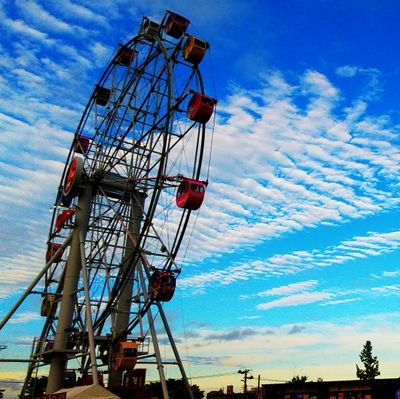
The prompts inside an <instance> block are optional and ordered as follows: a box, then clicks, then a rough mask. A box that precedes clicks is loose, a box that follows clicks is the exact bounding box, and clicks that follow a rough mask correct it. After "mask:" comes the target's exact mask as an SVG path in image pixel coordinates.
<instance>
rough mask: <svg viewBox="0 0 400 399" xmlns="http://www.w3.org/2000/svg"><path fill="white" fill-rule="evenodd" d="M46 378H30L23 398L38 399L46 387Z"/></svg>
mask: <svg viewBox="0 0 400 399" xmlns="http://www.w3.org/2000/svg"><path fill="white" fill-rule="evenodd" d="M47 380H48V379H47V377H45V376H42V377H31V379H30V380H29V383H28V386H27V387H26V390H25V396H24V397H23V398H27V399H28V398H29V399H30V398H38V397H41V396H42V395H43V394H44V391H45V390H46V386H47Z"/></svg>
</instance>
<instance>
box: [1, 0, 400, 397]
mask: <svg viewBox="0 0 400 399" xmlns="http://www.w3.org/2000/svg"><path fill="white" fill-rule="evenodd" d="M145 3H150V4H145ZM165 9H170V10H174V11H176V12H178V13H180V14H182V15H184V16H186V17H187V18H188V19H190V20H191V25H190V32H191V33H192V34H194V35H198V36H199V37H201V38H204V39H205V40H207V41H209V42H210V44H211V48H210V51H209V54H208V55H207V57H206V58H205V60H204V62H203V63H202V65H201V67H202V73H203V76H204V78H205V83H206V91H207V93H210V95H211V96H216V97H217V98H218V112H217V116H216V120H215V128H214V145H213V153H212V162H211V169H210V185H209V187H208V190H207V197H206V201H205V204H204V205H203V206H202V208H201V210H200V212H199V215H198V217H197V222H196V228H195V230H194V232H193V235H192V238H191V241H190V246H189V248H188V249H187V250H186V249H185V253H186V256H185V257H184V259H182V264H183V265H184V267H183V272H182V274H181V276H180V279H179V284H178V290H177V293H176V295H175V297H174V299H173V300H172V301H171V302H170V303H169V304H168V305H166V310H167V312H168V314H169V317H170V323H171V327H172V329H173V331H174V332H175V335H176V338H177V341H178V342H179V345H180V350H181V352H182V355H183V357H184V358H185V359H186V358H188V359H190V364H188V370H189V375H190V376H192V377H194V379H193V383H196V384H198V385H200V387H202V388H203V389H206V390H209V389H215V388H219V387H223V386H225V385H227V384H233V385H234V386H235V390H237V391H238V390H239V389H240V388H241V382H240V375H238V374H237V373H236V371H237V370H238V369H239V368H243V367H248V368H251V369H253V372H254V375H258V374H260V375H261V379H262V380H263V382H267V379H276V380H289V379H291V378H292V377H293V375H297V374H303V375H307V376H308V377H309V379H311V380H316V379H317V378H319V377H321V378H323V379H325V380H330V379H353V378H355V377H356V375H355V363H357V362H358V363H359V358H358V355H359V353H360V350H361V348H362V346H363V344H364V343H365V341H366V340H367V339H369V340H371V341H372V344H373V347H374V352H375V354H376V355H377V356H378V359H379V360H380V369H381V377H398V371H397V370H398V369H399V366H400V361H399V360H398V359H399V356H398V353H397V352H396V348H397V347H399V343H400V334H399V328H400V325H399V322H398V320H399V316H400V312H399V294H400V285H399V284H398V278H399V276H400V218H399V210H400V209H399V208H400V199H399V193H400V180H399V176H400V174H399V169H400V152H399V145H400V140H399V135H400V124H399V122H400V113H399V107H398V101H397V100H398V87H399V83H400V68H399V64H400V63H399V61H400V59H399V55H398V43H399V41H400V32H399V30H398V21H397V16H398V15H399V11H400V5H399V4H398V2H396V1H390V0H387V1H384V0H380V1H375V0H370V1H361V0H360V1H357V0H347V1H331V0H325V1H324V0H321V1H311V0H309V1H300V0H298V1H294V0H288V1H281V2H275V1H266V2H264V1H261V0H260V1H232V0H230V1H227V0H226V1H199V2H197V3H196V7H193V6H192V5H189V4H186V2H184V1H152V2H138V1H131V0H130V1H128V0H114V1H104V2H101V3H100V4H95V3H93V2H91V1H89V0H79V1H78V0H76V1H69V0H65V1H63V2H59V1H56V0H47V1H39V0H34V1H33V0H32V1H27V0H13V1H5V0H0V16H1V18H0V37H1V39H0V51H1V59H2V61H1V63H0V88H1V93H2V96H1V98H0V130H1V134H0V186H1V190H0V226H1V228H0V242H1V243H2V244H1V246H0V268H1V274H0V300H1V306H0V309H1V311H0V315H1V316H3V315H4V314H5V312H6V310H7V309H8V308H9V307H10V306H11V304H12V303H13V302H14V301H15V300H16V298H18V296H19V294H20V293H21V291H22V290H23V288H24V287H26V286H27V285H28V284H29V282H30V281H31V280H32V279H33V277H34V276H35V275H36V274H37V272H38V271H39V270H40V269H41V267H42V266H43V258H44V253H45V243H46V240H47V234H48V229H49V225H50V220H51V213H50V212H49V208H50V207H51V205H52V204H53V202H54V199H55V195H56V189H57V186H58V183H59V179H60V175H61V173H62V169H63V165H64V162H65V159H66V156H67V154H68V149H69V147H70V144H71V141H72V137H73V133H74V130H75V128H76V126H77V123H78V121H79V119H80V116H81V114H82V112H83V110H84V107H85V104H86V101H87V100H88V98H89V97H90V95H91V92H92V90H93V87H94V85H95V83H96V81H97V80H98V78H99V77H100V76H101V73H102V70H103V69H104V67H105V66H106V65H107V62H108V61H109V59H110V58H111V56H112V55H113V52H114V50H115V48H116V46H117V45H118V43H123V42H125V41H127V40H128V39H130V38H131V37H133V36H135V35H136V33H137V30H138V27H139V24H140V21H141V17H142V16H143V15H146V16H149V17H151V18H154V19H155V20H160V19H161V18H162V16H163V14H164V10H165ZM209 125H210V126H209V128H210V130H211V128H212V125H213V123H212V122H211V123H210V124H209ZM42 322H43V321H42V320H40V317H39V298H34V297H31V298H30V299H29V300H28V301H27V302H26V303H25V304H24V306H23V307H22V308H21V309H20V311H19V313H18V314H17V315H16V316H15V317H14V319H13V320H12V322H11V323H10V324H9V325H7V327H6V328H5V329H4V330H3V331H2V332H1V335H0V343H1V344H7V345H8V346H9V349H8V350H7V351H3V352H2V353H1V355H2V356H3V355H4V357H12V356H14V355H15V354H18V355H21V354H22V353H29V349H30V347H29V342H30V340H31V339H32V337H33V336H34V335H37V334H38V332H39V331H40V326H41V323H42ZM23 371H24V367H23V366H17V365H16V366H14V365H12V366H10V365H7V366H5V365H4V364H3V365H0V379H7V380H10V379H16V380H20V379H21V376H22V375H23ZM170 373H171V374H170V375H171V376H173V371H172V370H171V371H170ZM220 374H226V375H224V376H220V377H213V378H207V379H200V378H199V379H196V378H195V377H196V376H204V375H220Z"/></svg>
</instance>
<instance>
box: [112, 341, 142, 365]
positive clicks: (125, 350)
mask: <svg viewBox="0 0 400 399" xmlns="http://www.w3.org/2000/svg"><path fill="white" fill-rule="evenodd" d="M137 357H138V343H137V342H136V341H128V340H126V341H120V342H118V344H117V347H116V350H115V352H114V367H113V368H114V370H115V371H122V370H131V369H133V368H134V367H135V365H136V362H137Z"/></svg>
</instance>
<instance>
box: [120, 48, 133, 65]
mask: <svg viewBox="0 0 400 399" xmlns="http://www.w3.org/2000/svg"><path fill="white" fill-rule="evenodd" d="M134 54H135V52H134V51H133V50H132V49H131V48H129V47H125V46H122V47H121V48H120V50H119V53H118V55H117V57H116V59H115V62H116V63H117V64H119V65H122V66H129V65H131V64H132V61H133V57H134Z"/></svg>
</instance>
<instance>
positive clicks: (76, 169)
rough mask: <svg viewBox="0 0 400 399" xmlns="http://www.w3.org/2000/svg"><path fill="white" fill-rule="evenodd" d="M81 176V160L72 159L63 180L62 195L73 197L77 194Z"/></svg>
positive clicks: (78, 158)
mask: <svg viewBox="0 0 400 399" xmlns="http://www.w3.org/2000/svg"><path fill="white" fill-rule="evenodd" d="M82 175H83V159H82V158H81V157H74V158H73V159H72V161H71V162H70V164H69V166H68V169H67V173H66V175H65V178H64V187H63V195H64V196H65V197H74V196H76V195H77V194H78V191H79V184H80V181H81V177H82Z"/></svg>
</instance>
